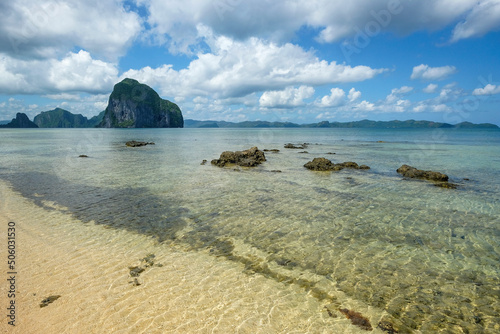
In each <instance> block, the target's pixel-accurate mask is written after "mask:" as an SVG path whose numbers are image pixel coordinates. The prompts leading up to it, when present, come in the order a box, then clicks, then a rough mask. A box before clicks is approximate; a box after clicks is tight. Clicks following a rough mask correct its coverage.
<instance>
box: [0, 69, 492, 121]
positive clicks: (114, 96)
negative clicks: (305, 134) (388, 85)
mask: <svg viewBox="0 0 500 334" xmlns="http://www.w3.org/2000/svg"><path fill="white" fill-rule="evenodd" d="M95 127H100V128H182V127H187V128H373V129H433V128H455V129H456V128H460V129H499V127H498V126H497V125H495V124H491V123H481V124H473V123H470V122H462V123H458V124H449V123H440V122H432V121H416V120H407V121H397V120H394V121H370V120H366V119H365V120H362V121H352V122H329V121H323V122H319V123H311V124H297V123H291V122H268V121H245V122H239V123H233V122H226V121H196V120H192V119H186V120H184V118H183V116H182V112H181V109H180V108H179V106H177V104H175V103H173V102H170V101H168V100H165V99H162V98H161V97H160V96H159V95H158V93H157V92H155V91H154V90H153V89H152V88H151V87H149V86H148V85H145V84H141V83H139V82H138V81H137V80H134V79H129V78H127V79H124V80H122V81H121V82H119V83H117V84H116V85H115V86H114V88H113V92H112V93H111V95H110V96H109V100H108V106H107V107H106V109H105V110H103V111H102V112H100V113H99V115H96V116H94V117H92V118H90V119H88V118H87V117H85V116H83V115H81V114H73V113H71V112H70V111H68V110H65V109H62V108H56V109H53V110H48V111H43V112H41V113H40V114H38V115H37V116H35V118H34V120H33V122H32V121H30V120H29V118H28V116H27V115H26V114H24V113H18V114H17V115H16V118H14V119H12V120H11V121H10V122H9V121H0V128H95Z"/></svg>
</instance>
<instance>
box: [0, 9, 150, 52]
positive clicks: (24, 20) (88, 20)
mask: <svg viewBox="0 0 500 334" xmlns="http://www.w3.org/2000/svg"><path fill="white" fill-rule="evenodd" d="M141 29H142V27H141V19H140V18H139V16H138V15H137V14H136V13H133V12H130V11H126V10H125V9H124V8H123V5H122V2H121V1H117V0H113V1H100V0H87V1H79V0H66V1H59V0H53V1H38V0H16V1H2V2H1V3H0V52H3V53H5V54H8V55H9V56H11V57H23V58H25V57H38V58H50V57H57V56H61V55H63V54H66V53H67V52H69V51H71V50H73V49H74V48H75V47H79V48H84V49H86V50H87V51H90V52H92V53H95V54H98V55H99V56H100V57H102V58H106V59H110V60H111V59H116V58H117V57H119V56H121V55H123V54H124V52H125V50H126V49H127V48H128V46H130V44H131V42H132V41H133V40H134V38H135V37H136V36H137V35H138V34H139V32H140V31H141Z"/></svg>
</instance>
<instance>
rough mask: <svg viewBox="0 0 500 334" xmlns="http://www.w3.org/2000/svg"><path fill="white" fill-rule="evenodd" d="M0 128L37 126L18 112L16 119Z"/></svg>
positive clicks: (0, 125) (1, 125)
mask: <svg viewBox="0 0 500 334" xmlns="http://www.w3.org/2000/svg"><path fill="white" fill-rule="evenodd" d="M0 128H38V125H36V124H35V123H33V122H32V121H30V119H29V118H28V116H27V115H26V114H24V113H20V112H18V113H17V114H16V118H13V119H12V121H10V122H9V123H6V124H0Z"/></svg>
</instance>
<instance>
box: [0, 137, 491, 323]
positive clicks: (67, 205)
mask: <svg viewBox="0 0 500 334" xmlns="http://www.w3.org/2000/svg"><path fill="white" fill-rule="evenodd" d="M332 131H333V130H331V129H329V132H328V131H326V130H325V131H322V132H318V131H316V132H312V131H311V130H310V129H304V130H298V129H294V130H245V131H235V130H217V129H210V130H208V129H206V130H203V131H201V130H191V129H184V130H182V131H180V130H179V131H177V130H176V131H171V132H167V131H160V130H150V131H108V132H106V131H104V132H103V131H102V130H99V131H98V130H86V131H83V130H82V131H81V132H77V133H79V134H80V135H81V136H75V135H74V134H75V132H72V133H71V134H72V135H70V132H67V131H60V132H55V131H51V132H45V133H44V132H38V133H36V135H32V137H28V138H24V137H23V138H18V139H19V142H12V143H10V144H11V146H7V145H2V147H1V149H2V152H8V153H9V159H8V160H5V161H3V162H2V166H1V168H2V169H0V177H1V178H3V179H6V180H8V181H9V182H10V183H11V184H12V185H13V187H14V189H15V190H17V191H18V192H20V193H21V194H22V195H23V196H24V197H26V198H31V199H32V200H33V201H34V202H35V203H36V204H37V205H40V206H44V207H46V208H47V210H53V208H51V207H50V206H49V205H47V203H56V204H57V205H58V208H59V210H62V211H64V212H67V213H68V214H71V215H73V216H74V217H76V218H77V219H79V220H81V221H83V222H90V221H94V222H96V223H97V224H104V225H107V226H109V227H112V228H116V229H127V230H130V231H134V232H138V233H141V234H146V235H149V236H151V237H154V238H157V239H158V240H159V241H160V242H162V243H163V244H164V245H165V247H169V246H176V247H181V248H183V249H185V250H188V251H189V250H195V251H204V252H206V253H207V254H210V255H212V256H214V257H218V258H220V259H224V260H227V261H234V262H238V263H242V264H243V265H244V267H245V270H244V273H245V274H247V275H258V276H259V277H265V278H266V279H268V280H270V281H272V282H276V281H277V282H282V283H284V284H290V285H293V286H296V287H298V288H299V289H300V290H301V291H303V292H304V293H306V294H309V295H312V296H314V298H316V299H317V300H318V303H319V305H320V306H319V308H320V309H319V310H315V312H320V311H321V310H322V307H327V309H328V312H330V313H332V314H334V315H335V316H342V317H343V316H344V315H342V314H341V313H340V312H339V310H340V309H342V308H345V307H352V305H360V307H361V308H362V309H367V308H374V309H376V310H379V314H381V315H383V317H382V318H380V320H381V321H382V322H381V325H380V326H379V328H378V330H383V331H385V332H391V329H390V326H393V328H395V329H397V330H398V331H399V332H412V331H413V330H420V331H421V332H423V333H434V332H440V331H442V332H446V333H461V332H470V333H481V332H485V333H494V332H498V331H500V316H499V314H500V298H499V297H500V272H499V271H500V225H499V223H500V218H499V217H500V202H499V199H500V196H499V191H498V190H499V189H500V187H499V180H500V171H499V169H498V167H496V166H497V164H495V162H494V161H493V158H492V157H495V156H499V153H500V152H499V146H498V145H492V143H493V144H494V143H495V140H497V141H498V137H499V136H498V134H491V133H488V132H486V133H480V132H477V133H476V134H475V136H474V133H471V132H467V131H466V132H465V133H464V134H463V135H461V134H460V133H456V132H450V133H446V136H444V137H441V138H445V139H447V140H442V141H441V142H433V141H429V136H428V135H426V133H425V131H424V132H411V133H409V134H408V133H402V132H397V131H396V132H392V133H391V132H389V133H386V132H376V131H375V132H368V131H365V132H363V131H360V130H356V131H355V130H351V132H348V131H340V132H332ZM13 134H14V135H18V133H17V132H14V133H13ZM490 137H492V138H493V139H491V138H490ZM82 138H83V139H82ZM89 138H91V139H89ZM485 138H486V139H485ZM40 139H41V140H40ZM63 139H64V140H66V141H62V140H63ZM129 139H137V140H147V141H154V142H156V145H155V146H147V147H143V148H134V149H131V148H126V147H124V142H125V141H126V140H129ZM378 141H384V143H380V142H378ZM287 142H309V143H311V145H309V147H308V148H307V151H308V153H303V154H299V153H298V152H297V151H294V150H287V149H284V148H283V144H285V143H287ZM62 143H63V144H62ZM82 143H83V144H82ZM85 143H87V144H88V143H90V144H88V145H86V144H85ZM255 145H258V146H259V148H261V149H264V148H268V149H273V148H276V149H280V152H279V153H267V155H266V156H267V161H266V162H265V163H264V164H263V165H261V166H259V167H257V168H255V169H244V168H238V169H237V170H233V169H232V168H225V169H220V168H217V167H214V166H211V165H200V162H201V161H202V160H203V159H207V160H210V159H212V158H216V157H218V155H219V154H220V153H221V152H222V151H224V150H240V149H245V148H248V147H250V146H255ZM77 153H78V154H88V155H89V158H85V159H82V158H77V157H78V154H77ZM327 153H335V154H328V155H327ZM318 156H324V157H326V158H328V159H331V160H333V161H334V162H336V163H338V162H343V161H356V162H358V163H359V164H367V165H369V166H371V169H370V170H366V171H365V170H343V171H341V172H333V173H330V172H329V173H324V172H311V171H309V170H307V169H305V168H303V167H302V165H303V164H304V163H305V162H307V161H309V160H312V158H314V157H318ZM464 156H466V157H469V158H468V159H464V158H463V157H464ZM412 162H413V163H415V162H417V163H419V164H417V165H416V167H420V168H424V169H435V170H438V171H443V172H446V173H448V174H449V175H450V177H451V179H452V180H453V182H455V183H457V184H459V189H457V190H450V189H441V188H437V187H433V186H432V184H430V183H427V182H422V181H413V180H404V179H402V178H401V177H400V176H399V175H398V174H397V173H396V172H395V170H396V169H397V168H398V167H399V166H400V165H401V163H410V164H412ZM273 170H281V173H274V172H271V171H273ZM464 178H466V179H467V180H464ZM61 207H62V208H61ZM228 289H230V287H228ZM348 305H351V306H348ZM290 307H292V306H290ZM388 324H389V325H388ZM377 325H378V324H377V323H373V324H372V326H373V327H377ZM392 332H395V331H394V330H393V331H392Z"/></svg>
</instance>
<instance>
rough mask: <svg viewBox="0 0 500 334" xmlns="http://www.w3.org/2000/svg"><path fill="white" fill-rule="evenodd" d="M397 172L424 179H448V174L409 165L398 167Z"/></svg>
mask: <svg viewBox="0 0 500 334" xmlns="http://www.w3.org/2000/svg"><path fill="white" fill-rule="evenodd" d="M397 172H398V173H399V174H401V175H403V176H404V177H409V178H412V179H423V180H429V181H439V182H447V181H448V175H446V174H443V173H440V172H434V171H430V170H421V169H416V168H415V167H412V166H408V165H403V166H401V167H399V168H398V169H397Z"/></svg>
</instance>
